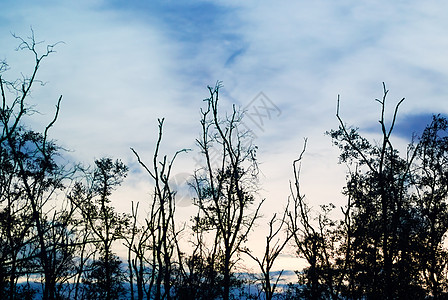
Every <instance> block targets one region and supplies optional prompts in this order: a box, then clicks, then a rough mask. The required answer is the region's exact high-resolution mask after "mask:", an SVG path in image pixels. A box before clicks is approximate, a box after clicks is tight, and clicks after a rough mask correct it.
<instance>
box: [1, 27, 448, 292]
mask: <svg viewBox="0 0 448 300" xmlns="http://www.w3.org/2000/svg"><path fill="white" fill-rule="evenodd" d="M16 38H17V39H18V41H19V47H18V48H19V49H21V50H27V53H31V54H32V56H33V58H34V68H33V71H32V72H31V74H30V75H29V76H23V77H22V78H21V79H18V80H7V79H5V78H4V74H6V71H7V70H8V64H7V62H6V61H1V62H0V87H1V98H2V104H1V105H2V106H1V108H0V122H1V125H0V126H1V131H2V133H1V135H0V298H1V299H35V298H42V299H45V300H47V299H48V300H50V299H107V300H108V299H139V300H141V299H225V300H228V299H235V298H237V299H240V298H241V299H409V298H410V297H413V298H416V299H430V298H431V299H445V298H447V297H448V277H447V266H448V256H447V248H446V247H445V244H444V242H445V236H446V233H447V230H448V208H447V204H446V200H447V196H448V135H447V126H448V123H447V120H446V119H445V118H443V117H441V116H439V115H435V116H434V117H433V120H432V122H431V123H430V124H428V125H427V127H426V128H425V129H424V131H423V132H422V133H420V134H419V135H415V136H414V137H413V138H412V141H411V142H410V143H409V145H408V147H407V149H406V151H405V153H404V154H401V153H399V151H398V149H397V148H395V147H394V145H393V141H392V137H393V130H394V126H395V121H396V119H397V114H398V108H399V106H400V105H401V104H402V102H403V100H404V99H402V100H401V101H399V102H398V103H397V104H396V106H395V111H394V112H393V116H392V119H391V120H386V118H385V116H386V99H387V93H388V91H387V89H386V87H385V86H384V90H383V97H382V98H381V99H377V102H378V103H379V107H380V110H379V117H380V120H379V123H380V130H379V132H378V133H379V139H378V140H375V141H370V140H368V139H367V138H365V137H363V136H362V135H361V134H360V132H359V130H358V129H357V128H353V127H350V126H348V125H346V124H345V122H344V121H343V119H342V117H341V115H340V113H339V100H338V110H337V114H336V118H337V120H338V121H339V128H338V129H336V130H330V131H328V132H327V134H328V135H329V137H330V138H331V140H332V141H333V143H334V144H335V145H336V146H338V147H339V148H340V152H341V155H340V163H343V164H345V165H346V166H347V170H348V171H347V174H346V175H347V183H346V186H345V187H344V190H343V194H344V195H345V197H346V199H347V202H346V204H345V205H343V206H342V207H336V206H335V205H333V204H331V203H329V204H327V205H322V206H321V207H320V209H319V210H318V211H317V212H316V211H315V210H313V209H312V207H311V206H310V204H309V203H308V202H307V201H306V200H305V198H304V196H303V194H302V193H301V190H300V185H299V179H300V178H299V175H300V174H299V173H300V164H301V161H302V158H303V154H304V152H305V148H306V140H305V145H304V147H303V150H302V152H301V153H298V154H299V156H298V158H297V159H295V160H293V162H292V172H293V178H292V181H291V184H290V188H291V197H290V199H289V200H288V199H285V201H284V209H283V210H282V211H279V212H277V213H275V214H272V215H271V216H267V217H268V218H267V220H269V221H268V224H267V225H268V229H267V232H266V233H265V248H264V253H263V254H262V255H261V256H257V254H256V253H255V251H254V249H251V248H250V246H249V245H248V243H246V242H247V240H248V238H249V234H250V233H251V231H252V230H253V228H254V226H255V224H257V223H258V222H260V221H261V219H260V213H259V212H260V208H261V206H262V204H263V202H264V200H260V199H258V198H257V196H256V195H257V190H258V189H259V186H258V172H259V170H258V165H257V159H256V152H257V147H256V146H255V145H254V144H253V143H252V141H253V136H252V133H251V131H250V130H247V128H246V127H245V126H244V125H243V124H242V123H241V120H242V118H243V112H241V111H240V110H238V109H237V108H236V107H235V106H234V107H233V109H232V111H230V112H227V113H220V112H219V110H218V104H219V90H220V85H219V83H218V84H217V85H216V86H215V87H209V89H208V91H209V96H208V98H207V99H206V100H205V107H204V108H202V109H201V118H200V120H199V123H200V125H201V131H200V133H199V135H198V138H197V140H196V144H197V146H198V147H199V150H200V153H201V155H202V156H203V158H204V162H205V163H204V165H203V166H202V167H201V168H198V169H196V170H192V174H193V175H192V177H191V181H190V185H191V187H192V189H193V190H194V191H195V197H194V199H193V203H194V205H195V207H196V208H197V213H196V214H195V215H194V216H192V217H191V221H190V222H189V223H188V224H184V225H180V224H179V223H178V222H176V191H175V190H173V187H172V186H171V185H170V178H171V176H172V175H173V174H172V168H173V164H174V163H175V160H176V158H177V157H178V155H182V154H183V152H186V151H187V150H180V151H178V152H176V153H175V154H174V155H173V156H172V157H168V156H167V155H165V154H163V153H161V152H160V151H161V145H162V143H163V124H164V120H163V119H161V120H159V128H158V132H155V134H158V139H157V143H156V145H155V149H154V152H153V157H152V158H151V159H149V160H145V159H144V158H143V157H140V155H139V152H138V150H139V149H131V151H133V153H134V154H135V157H136V160H137V161H138V162H139V164H140V166H141V168H142V169H143V170H144V171H145V172H147V175H148V180H150V181H151V182H152V185H153V186H154V190H153V191H151V195H152V198H151V199H149V201H148V203H146V204H143V203H133V202H132V199H127V200H129V203H132V207H131V208H130V211H129V213H128V214H120V213H118V212H117V211H115V209H114V207H113V206H112V204H111V200H110V197H111V195H112V193H113V192H114V190H115V189H116V188H117V187H118V186H120V184H121V183H122V182H123V180H124V179H125V177H126V175H127V172H128V167H127V166H126V165H125V164H124V163H123V162H121V161H120V160H114V159H112V158H108V157H104V158H101V159H97V160H95V161H94V163H93V165H92V166H91V167H83V166H81V165H80V164H77V163H74V162H67V161H65V160H64V159H63V158H64V151H65V150H64V149H63V148H62V147H60V146H59V145H58V144H57V143H56V142H55V141H54V140H52V139H51V138H50V137H49V134H50V131H51V128H52V127H53V126H54V125H55V123H56V121H57V119H58V114H59V109H60V103H61V100H62V96H61V97H60V98H59V99H58V100H57V101H56V110H55V113H54V117H53V118H52V120H50V122H49V123H48V124H47V125H46V126H45V127H44V128H43V129H42V130H41V131H35V130H33V129H32V128H30V127H29V123H30V122H29V119H30V118H31V117H33V113H35V106H36V105H35V103H30V102H29V100H30V99H31V98H30V94H31V90H32V86H33V84H36V83H38V82H39V81H38V79H37V77H36V75H37V72H38V69H39V67H40V65H41V63H42V61H43V60H44V59H46V58H47V57H48V56H49V55H50V54H51V53H52V52H53V47H54V45H50V46H47V47H46V48H45V49H44V52H43V53H41V52H39V51H38V49H37V46H38V44H39V43H36V41H35V40H34V36H31V38H30V39H22V38H20V37H16ZM277 200H278V199H277ZM143 205H145V207H144V208H143V209H142V206H143ZM141 211H145V212H146V213H145V214H144V215H143V213H142V212H141ZM334 212H339V215H342V218H336V217H334V216H335V215H336V213H334ZM341 212H342V214H341ZM181 241H182V243H181ZM119 245H124V247H125V249H127V257H119V256H117V254H116V252H115V250H116V247H117V246H119ZM185 245H189V246H188V247H186V246H185ZM286 249H293V250H292V251H295V252H296V253H297V259H304V260H305V261H306V262H307V265H306V267H305V268H304V269H303V270H299V271H296V274H297V281H296V282H295V283H290V284H289V285H288V286H286V285H284V284H281V283H282V272H273V270H274V269H275V268H274V263H275V261H276V260H277V259H278V257H279V255H280V254H282V253H284V251H286ZM243 260H246V261H247V260H252V261H253V262H254V263H255V264H256V265H258V267H259V270H258V271H257V274H255V275H254V276H255V280H254V278H252V279H251V280H252V283H251V284H252V285H253V284H255V286H256V290H257V292H253V291H252V293H251V294H249V293H248V291H247V288H246V287H247V285H248V280H249V279H248V276H242V275H241V269H240V266H241V264H243V262H242V261H243ZM36 282H37V283H39V285H36V284H35V283H36ZM38 290H39V291H38Z"/></svg>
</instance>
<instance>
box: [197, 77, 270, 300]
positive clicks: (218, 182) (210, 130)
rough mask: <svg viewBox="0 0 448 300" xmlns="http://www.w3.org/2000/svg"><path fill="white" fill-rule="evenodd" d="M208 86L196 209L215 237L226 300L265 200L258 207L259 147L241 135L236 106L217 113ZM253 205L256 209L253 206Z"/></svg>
mask: <svg viewBox="0 0 448 300" xmlns="http://www.w3.org/2000/svg"><path fill="white" fill-rule="evenodd" d="M220 87H221V86H220V84H219V83H218V84H217V85H216V86H215V87H213V88H212V87H208V90H209V93H210V97H209V98H208V99H205V102H206V103H207V108H206V109H205V110H201V113H202V119H201V125H202V133H201V137H200V138H198V139H197V144H198V145H199V147H200V149H201V153H202V155H203V156H204V157H205V166H204V168H202V169H200V170H197V171H196V173H195V183H194V184H195V189H196V192H197V201H196V203H195V204H196V205H197V206H198V208H199V211H200V215H199V217H198V218H197V224H196V229H197V230H203V231H210V232H213V234H214V238H213V240H214V243H215V245H214V250H213V253H215V257H212V259H215V258H219V261H217V263H219V264H220V265H221V266H222V268H221V269H220V270H219V271H220V272H222V274H223V294H222V297H223V299H225V300H228V299H229V297H230V288H231V279H232V278H231V275H232V271H233V270H234V266H235V263H236V261H237V259H236V254H237V253H238V252H240V250H241V247H242V245H243V243H244V242H245V241H246V240H247V237H248V234H249V232H250V230H251V229H252V227H253V225H254V222H255V220H256V219H257V217H258V213H259V208H260V206H261V204H262V202H263V201H260V202H259V203H258V204H256V200H255V192H256V190H257V175H258V169H257V161H256V157H255V153H256V146H254V145H252V139H251V133H250V132H249V131H247V130H243V126H240V125H241V118H242V114H241V113H240V112H239V111H237V109H236V108H235V106H233V111H232V112H231V114H230V116H228V117H225V118H222V117H221V115H220V114H219V112H218V102H219V89H220ZM254 204H255V207H253V205H254Z"/></svg>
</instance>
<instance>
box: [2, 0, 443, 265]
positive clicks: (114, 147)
mask: <svg viewBox="0 0 448 300" xmlns="http://www.w3.org/2000/svg"><path fill="white" fill-rule="evenodd" d="M2 4H3V5H2V11H1V13H0V59H6V60H7V61H8V64H9V66H10V70H9V71H7V72H5V73H3V75H2V76H3V78H4V79H10V80H13V79H15V78H18V77H20V76H21V74H25V75H26V74H29V73H30V71H31V68H32V66H33V57H32V56H31V55H30V53H26V52H23V51H22V52H21V51H15V49H16V47H17V45H18V40H16V39H15V38H13V36H12V33H14V34H16V35H18V36H22V37H26V36H29V35H30V33H31V31H30V27H32V29H33V31H34V33H35V38H36V40H37V41H43V43H42V44H40V46H43V47H44V46H45V45H46V44H53V43H57V42H61V43H59V44H58V45H57V46H56V48H55V50H56V53H53V54H52V55H50V56H49V57H48V58H47V59H46V60H45V61H44V62H43V64H42V66H41V68H40V70H39V79H40V80H42V81H43V82H45V86H36V87H35V88H34V89H33V94H32V97H33V98H32V100H33V101H34V103H35V104H36V109H37V110H39V111H40V114H36V115H34V116H33V118H32V119H30V121H29V122H30V124H32V126H34V127H35V128H39V126H40V127H42V126H44V124H46V123H48V122H49V120H51V118H52V114H53V112H54V106H55V104H56V101H57V99H58V98H59V96H60V95H62V97H63V98H62V104H61V113H60V116H59V119H58V122H57V123H56V125H55V127H54V128H53V129H52V132H51V134H52V137H53V138H55V139H56V140H57V141H58V142H59V143H60V144H62V145H63V146H64V147H65V148H67V149H70V151H69V152H67V153H66V156H67V157H69V158H70V159H72V160H74V161H80V162H83V163H86V164H92V163H93V161H94V159H98V158H101V157H103V156H110V157H113V158H120V159H122V160H123V162H125V163H126V164H127V165H128V166H129V167H130V174H129V176H128V178H127V180H126V181H125V182H124V184H123V186H122V187H121V188H120V189H119V190H117V192H116V194H115V198H114V203H115V205H116V206H117V209H119V210H121V211H128V212H129V211H130V203H131V201H135V202H136V201H141V202H145V201H146V203H147V201H148V199H149V197H150V196H149V194H150V192H151V190H150V188H151V186H150V183H149V182H150V180H149V177H148V176H147V174H145V173H144V172H143V170H142V169H141V168H140V167H139V166H138V164H137V161H136V159H135V157H134V155H133V153H132V152H131V150H130V147H133V148H134V149H135V150H136V151H138V152H139V153H140V155H141V156H142V159H143V160H146V161H148V162H149V161H151V159H152V152H153V149H154V146H155V142H156V138H157V124H158V123H157V120H158V118H165V126H164V141H163V146H162V152H163V153H166V154H167V155H168V156H171V155H173V154H174V153H175V151H177V150H179V149H183V148H191V149H192V151H190V152H189V153H186V154H182V155H181V156H180V157H179V158H178V160H177V162H176V164H175V169H174V173H173V174H174V175H175V176H174V179H173V180H174V182H177V183H179V184H180V185H181V183H182V182H183V181H184V180H185V178H188V175H189V174H191V173H192V171H193V170H194V169H195V168H196V167H197V166H198V165H197V164H198V163H197V162H198V160H200V156H199V154H198V148H197V147H196V145H195V139H196V138H197V137H198V136H199V133H200V123H199V120H200V108H201V107H204V102H203V99H205V98H207V97H208V96H209V94H208V90H207V86H208V85H210V86H214V85H215V83H216V82H217V81H222V85H223V87H222V89H221V91H220V93H221V94H220V95H221V100H220V101H221V110H222V111H223V113H225V112H226V111H230V108H231V105H232V104H235V105H236V106H237V107H240V108H242V109H245V110H246V111H247V113H246V118H245V121H244V122H245V125H246V126H247V127H248V128H249V129H251V130H252V131H253V132H254V133H255V135H256V139H255V140H254V143H255V144H257V145H258V147H259V151H258V159H259V164H260V170H261V175H260V184H261V189H260V192H259V195H258V196H259V197H260V198H266V201H265V204H264V207H263V209H262V213H263V214H264V216H265V218H262V219H260V222H259V223H260V225H259V226H258V227H257V229H256V230H255V231H254V233H253V234H252V237H251V243H253V245H261V243H262V240H263V238H262V237H263V234H264V233H263V230H262V229H263V224H265V223H266V221H267V220H268V219H269V218H270V216H271V214H272V213H273V212H277V211H281V209H282V207H283V206H284V205H285V204H286V201H287V198H288V195H289V182H290V180H291V179H292V177H293V174H292V161H293V160H294V159H295V158H297V157H298V155H299V154H300V152H301V149H302V147H303V143H304V138H307V139H308V144H307V151H306V154H305V156H304V158H303V163H302V169H301V188H302V192H303V193H304V194H305V195H306V197H307V200H308V201H309V203H310V205H311V206H313V207H315V208H316V209H317V207H318V205H319V204H324V203H328V202H333V203H335V204H338V205H343V204H344V198H343V196H342V195H341V193H340V192H341V190H342V188H343V185H344V180H345V174H346V167H345V166H343V165H338V150H337V149H336V148H335V147H334V146H332V143H331V140H330V138H329V137H328V136H326V135H325V132H326V131H327V130H331V129H337V126H338V121H337V119H336V117H335V113H336V103H337V99H338V95H340V115H341V117H342V118H343V119H344V121H345V122H346V123H347V124H348V125H354V126H356V127H359V128H360V130H361V131H362V132H363V133H365V134H366V135H367V136H369V137H371V138H375V133H376V132H378V130H379V123H378V120H379V113H380V107H379V104H378V102H376V101H375V98H381V97H382V96H383V86H382V84H383V82H385V84H386V87H387V88H388V89H389V90H390V92H389V95H388V99H387V116H389V117H390V116H391V115H392V113H393V108H394V106H395V105H396V103H397V102H398V101H399V100H400V99H402V98H405V101H404V102H403V104H402V105H401V106H400V110H399V114H398V119H397V126H396V130H395V137H394V138H395V139H394V142H395V143H396V144H397V145H404V144H405V143H406V142H407V141H409V139H410V137H411V136H412V133H413V132H414V131H415V132H417V133H418V131H419V130H421V129H422V128H424V125H425V124H426V123H428V122H430V120H431V117H430V116H431V114H433V113H436V114H438V113H441V114H448V105H447V104H446V103H447V99H446V97H447V95H448V57H447V53H448V18H446V13H447V12H448V2H443V1H431V0H430V1H412V0H410V1H409V0H407V1H401V0H397V1H381V0H380V1H354V0H353V1H348V0H347V1H345V0H343V1H323V0H317V1H236V0H229V1H149V0H148V1H143V0H140V1H137V0H129V1H118V0H116V1H106V0H79V1H56V0H43V1H21V0H14V1H13V0H6V1H3V3H2ZM43 49H44V48H42V50H43ZM182 195H183V196H181V197H179V198H180V200H179V205H178V210H177V212H178V214H179V216H180V219H182V218H184V219H185V220H188V217H189V216H190V215H191V214H192V213H193V212H194V211H195V209H194V207H193V206H192V205H191V202H190V201H189V200H188V197H187V196H188V191H185V190H184V191H183V192H182ZM288 251H289V252H287V253H285V258H284V260H283V261H279V265H278V266H277V267H278V268H282V267H283V266H290V260H288V259H287V258H286V257H287V256H288V255H293V253H292V252H293V251H292V250H288Z"/></svg>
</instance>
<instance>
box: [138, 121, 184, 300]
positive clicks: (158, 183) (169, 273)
mask: <svg viewBox="0 0 448 300" xmlns="http://www.w3.org/2000/svg"><path fill="white" fill-rule="evenodd" d="M163 122H164V119H160V120H159V132H158V139H157V143H156V147H155V150H154V155H153V160H152V164H151V165H150V166H148V165H147V164H145V162H143V160H142V159H141V158H140V156H139V155H138V153H137V151H135V150H134V149H132V148H131V150H132V151H133V152H134V154H135V156H136V157H137V160H138V162H139V163H140V165H141V166H142V167H143V168H144V169H145V170H146V172H147V173H148V175H149V176H150V177H151V179H152V181H153V184H154V193H153V199H152V202H151V206H150V213H149V215H148V217H147V218H146V228H144V229H143V232H144V235H142V236H141V238H140V239H139V240H137V242H138V243H137V244H136V245H135V244H134V245H130V246H131V251H133V252H134V253H135V254H136V259H137V260H135V263H137V262H138V263H139V264H140V267H139V268H138V270H139V271H138V272H137V273H136V274H137V275H138V276H140V277H137V278H141V274H142V273H141V272H142V269H141V268H142V263H143V260H142V258H143V257H142V256H143V253H142V251H144V250H145V247H144V242H146V241H148V242H149V249H151V254H150V255H151V258H150V259H149V265H150V268H151V272H150V278H149V288H148V293H147V297H148V299H150V298H151V299H157V300H158V299H171V297H172V285H173V283H172V281H173V276H174V275H175V271H176V269H178V268H182V262H181V253H180V250H179V243H178V238H179V233H180V232H181V230H178V229H177V228H176V224H175V220H174V216H175V210H176V203H175V194H176V191H174V190H172V188H171V186H170V182H169V180H170V176H171V170H172V167H173V163H174V161H175V160H176V157H177V155H179V154H180V153H182V152H185V151H187V149H182V150H179V151H177V152H176V153H175V154H174V155H173V157H172V158H171V159H170V160H168V158H167V156H166V155H164V156H163V157H162V158H160V153H159V151H160V146H161V142H162V136H163ZM140 280H141V279H140ZM141 284H143V282H141ZM153 288H155V291H154V294H153V291H152V290H153ZM139 295H141V293H139ZM139 297H140V296H139Z"/></svg>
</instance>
